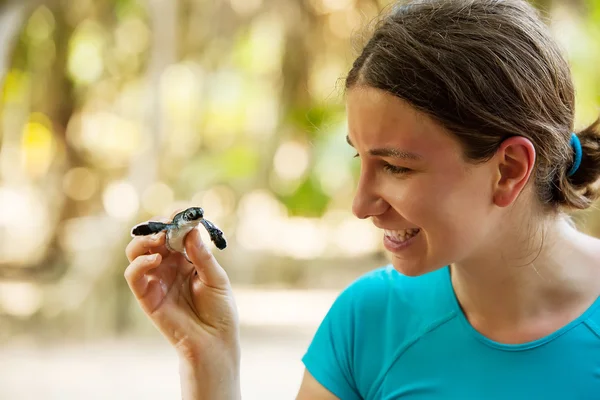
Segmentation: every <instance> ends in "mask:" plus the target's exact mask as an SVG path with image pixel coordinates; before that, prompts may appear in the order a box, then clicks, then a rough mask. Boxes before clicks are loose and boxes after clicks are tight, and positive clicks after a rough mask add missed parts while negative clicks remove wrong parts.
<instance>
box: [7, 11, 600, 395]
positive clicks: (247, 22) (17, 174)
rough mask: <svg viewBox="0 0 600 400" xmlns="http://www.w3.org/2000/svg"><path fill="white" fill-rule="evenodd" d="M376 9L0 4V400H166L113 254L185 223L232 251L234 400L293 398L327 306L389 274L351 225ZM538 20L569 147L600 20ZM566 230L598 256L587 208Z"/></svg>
mask: <svg viewBox="0 0 600 400" xmlns="http://www.w3.org/2000/svg"><path fill="white" fill-rule="evenodd" d="M389 3H390V2H389V1H387V0H382V1H376V0H304V1H302V0H218V1H214V0H211V1H209V0H170V1H169V0H164V1H161V0H146V1H144V0H137V1H136V0H77V1H60V0H13V1H10V0H5V1H0V76H1V78H2V88H1V90H2V91H1V97H0V102H1V106H0V238H1V240H0V399H29V398H32V399H33V398H36V399H40V398H44V399H77V398H86V399H90V398H98V399H106V398H111V399H117V398H118V399H132V398H138V397H144V398H146V399H151V398H156V399H158V398H178V397H179V386H178V375H177V372H178V371H177V362H176V359H175V358H174V354H173V353H172V352H171V350H170V348H169V347H168V346H167V345H166V343H165V342H164V341H163V340H162V339H161V338H160V337H159V336H158V333H157V332H156V331H155V329H154V327H153V326H152V325H151V323H150V322H149V321H148V320H147V319H146V317H145V316H144V315H143V314H142V313H141V311H140V310H139V309H138V307H137V304H136V303H135V302H134V299H133V296H132V295H131V294H130V292H129V290H128V288H127V285H126V282H125V280H124V278H123V271H124V269H125V267H126V266H127V264H128V263H127V260H126V258H125V255H124V248H125V246H126V244H127V243H128V241H129V240H130V237H129V230H130V228H131V226H133V225H134V224H136V223H138V222H140V221H142V220H146V219H148V218H150V217H152V216H156V215H168V214H170V213H171V212H172V211H173V210H174V209H177V208H182V207H187V206H191V205H194V206H201V207H203V208H204V209H205V213H206V216H207V218H208V219H210V220H212V221H213V222H215V223H216V224H217V225H218V226H219V227H220V228H222V229H223V231H224V232H225V235H226V237H227V239H228V242H229V246H228V248H227V249H226V250H225V251H223V252H219V251H218V250H215V255H216V257H217V258H218V259H219V261H220V262H221V263H222V265H223V266H224V267H225V269H226V270H227V271H228V272H229V274H230V277H231V279H232V282H233V284H234V289H235V292H236V297H237V301H238V304H239V308H240V313H241V319H242V323H243V340H244V343H243V346H244V355H243V374H244V375H243V382H242V385H243V389H244V394H245V398H256V399H265V398H293V396H294V393H295V391H296V390H297V387H298V383H299V381H300V378H301V372H302V366H301V364H300V357H301V355H302V353H303V351H304V349H305V346H306V345H307V344H308V341H309V340H310V336H311V334H312V333H313V332H314V329H315V328H316V325H317V324H318V322H319V321H320V319H321V318H322V317H323V316H324V314H325V312H326V311H327V309H328V307H329V305H330V304H331V302H332V301H333V299H334V297H335V295H336V293H337V292H338V291H339V290H340V289H341V288H342V287H343V286H345V285H346V284H347V283H349V282H350V281H352V280H353V279H355V278H356V277H357V276H358V275H359V274H361V273H363V272H365V271H367V270H370V269H373V268H376V267H378V266H380V265H382V264H384V263H386V262H387V259H386V255H385V254H384V252H383V249H382V246H381V243H380V242H381V238H380V233H379V232H378V231H377V230H376V229H375V228H374V227H373V226H372V225H371V223H370V222H369V221H360V220H358V219H356V218H355V217H353V216H352V214H351V210H350V205H351V200H352V195H353V191H354V187H355V183H356V178H357V172H358V163H357V161H355V160H353V158H352V155H353V153H352V150H351V148H350V147H349V146H347V145H346V144H345V129H346V125H345V114H344V99H343V77H344V75H345V73H346V72H347V70H348V69H349V67H350V65H351V63H352V61H353V60H354V57H355V56H356V55H357V51H358V50H359V49H360V45H361V44H362V43H364V39H365V38H366V37H368V36H367V35H368V27H369V26H370V24H371V23H372V22H373V19H374V18H375V17H376V16H377V15H378V14H379V12H380V11H382V10H384V9H385V7H386V6H388V5H389ZM536 5H538V6H539V7H540V8H542V9H543V10H544V11H545V12H546V13H547V15H548V16H549V17H551V22H550V23H551V26H552V29H553V31H554V32H555V34H556V37H557V39H558V40H559V41H560V43H561V45H562V46H563V47H564V49H565V51H566V54H567V55H568V57H569V60H570V61H571V63H572V68H573V74H574V79H575V84H576V89H577V115H576V119H577V123H576V125H577V127H579V128H581V127H583V126H584V125H586V124H589V123H591V122H592V121H593V120H594V119H595V118H596V117H597V116H598V113H599V106H600V69H598V65H600V51H599V49H600V0H570V1H558V0H547V1H538V2H536ZM576 218H577V221H578V223H579V224H580V226H581V228H582V229H583V230H586V231H588V232H590V233H592V234H594V235H596V236H600V212H598V211H597V209H596V210H591V211H588V212H584V213H580V214H578V215H577V216H576ZM203 234H205V232H203ZM206 238H207V236H205V239H206ZM265 376H269V381H266V380H265V379H264V377H265ZM270 380H273V381H274V382H270Z"/></svg>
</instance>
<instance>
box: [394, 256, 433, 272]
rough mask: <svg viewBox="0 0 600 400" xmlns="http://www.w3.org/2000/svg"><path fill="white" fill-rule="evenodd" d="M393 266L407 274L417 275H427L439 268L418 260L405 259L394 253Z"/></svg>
mask: <svg viewBox="0 0 600 400" xmlns="http://www.w3.org/2000/svg"><path fill="white" fill-rule="evenodd" d="M392 266H393V267H394V269H395V270H396V271H398V272H399V273H401V274H402V275H405V276H410V277H416V276H421V275H425V274H427V273H429V272H432V271H435V270H436V269H439V267H435V266H431V265H427V264H425V263H423V262H421V261H417V260H403V259H401V258H398V257H397V256H394V255H393V254H392Z"/></svg>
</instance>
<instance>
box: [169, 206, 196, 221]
mask: <svg viewBox="0 0 600 400" xmlns="http://www.w3.org/2000/svg"><path fill="white" fill-rule="evenodd" d="M202 218H204V211H203V210H202V208H200V207H190V208H188V209H186V210H184V211H181V212H180V213H178V214H177V215H175V217H174V218H173V222H175V223H177V224H178V225H185V224H187V223H190V222H198V221H199V220H201V219H202Z"/></svg>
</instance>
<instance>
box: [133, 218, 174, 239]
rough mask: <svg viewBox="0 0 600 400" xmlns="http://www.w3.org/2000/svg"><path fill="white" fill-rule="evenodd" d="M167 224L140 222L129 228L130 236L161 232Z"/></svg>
mask: <svg viewBox="0 0 600 400" xmlns="http://www.w3.org/2000/svg"><path fill="white" fill-rule="evenodd" d="M168 226H169V224H165V223H163V222H154V221H149V222H144V223H142V224H138V225H136V226H134V227H133V229H131V236H147V235H152V234H153V233H158V232H162V231H164V230H165V229H167V227H168Z"/></svg>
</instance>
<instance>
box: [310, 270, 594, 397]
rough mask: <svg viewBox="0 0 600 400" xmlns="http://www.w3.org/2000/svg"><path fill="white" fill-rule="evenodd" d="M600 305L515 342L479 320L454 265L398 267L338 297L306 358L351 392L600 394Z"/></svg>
mask: <svg viewBox="0 0 600 400" xmlns="http://www.w3.org/2000/svg"><path fill="white" fill-rule="evenodd" d="M599 305H600V299H599V300H596V302H595V303H594V304H593V305H592V306H591V307H590V308H588V310H587V311H586V312H585V313H584V314H583V315H581V316H580V317H579V318H578V319H577V320H575V321H573V322H572V323H570V324H568V325H567V326H565V327H563V328H561V329H559V330H558V331H556V332H554V333H553V334H551V335H548V336H547V337H544V338H542V339H539V340H536V341H533V342H530V343H525V344H518V345H506V344H501V343H497V342H494V341H492V340H489V339H487V338H486V337H484V336H483V335H481V334H480V333H478V332H477V331H476V330H475V329H474V328H473V327H472V326H471V325H470V324H469V322H468V320H467V319H466V317H465V315H464V314H463V312H462V310H461V308H460V306H459V304H458V301H457V299H456V297H455V295H454V290H453V288H452V284H451V280H450V271H449V268H448V267H446V268H442V269H440V270H437V271H434V272H431V273H429V274H426V275H423V276H419V277H407V276H404V275H402V274H400V273H399V272H397V271H396V270H394V269H393V267H391V266H388V267H385V268H381V269H377V270H375V271H372V272H370V273H368V274H366V275H364V276H362V277H361V278H359V279H358V280H356V281H355V282H354V283H352V284H351V285H350V286H349V287H347V288H346V289H345V290H344V291H343V292H342V293H341V294H340V295H339V296H338V298H337V299H336V301H335V302H334V304H333V306H332V307H331V309H330V310H329V312H328V314H327V316H326V317H325V319H324V320H323V322H322V323H321V325H320V327H319V329H318V330H317V333H316V334H315V336H314V338H313V341H312V343H311V344H310V346H309V348H308V351H307V352H306V354H305V355H304V357H303V359H302V360H303V362H304V365H305V366H306V368H307V370H308V371H309V372H310V373H311V375H313V376H314V378H315V379H316V380H317V381H318V382H319V383H321V385H323V386H324V387H325V388H327V389H328V390H329V391H331V392H332V393H333V394H335V395H336V396H337V397H338V398H340V399H342V400H356V399H368V400H371V399H382V400H391V399H444V400H445V399H452V400H454V399H456V400H473V399H477V400H496V399H498V400H500V399H501V400H525V399H527V400H537V399H540V400H555V399H556V400H558V399H560V400H600V309H599V307H598V306H599Z"/></svg>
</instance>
